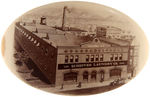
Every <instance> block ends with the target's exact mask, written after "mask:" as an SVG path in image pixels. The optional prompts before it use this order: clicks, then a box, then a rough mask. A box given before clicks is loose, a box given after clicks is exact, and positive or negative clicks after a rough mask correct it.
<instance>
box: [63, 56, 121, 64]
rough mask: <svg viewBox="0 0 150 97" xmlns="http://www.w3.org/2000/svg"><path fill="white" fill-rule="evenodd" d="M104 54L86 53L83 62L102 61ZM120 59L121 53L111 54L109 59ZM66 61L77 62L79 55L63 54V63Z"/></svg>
mask: <svg viewBox="0 0 150 97" xmlns="http://www.w3.org/2000/svg"><path fill="white" fill-rule="evenodd" d="M103 60H104V55H103V54H96V55H86V57H85V62H98V61H103ZM117 60H122V54H111V55H110V61H117ZM68 62H79V55H66V56H65V63H68Z"/></svg>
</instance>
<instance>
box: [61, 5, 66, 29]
mask: <svg viewBox="0 0 150 97" xmlns="http://www.w3.org/2000/svg"><path fill="white" fill-rule="evenodd" d="M66 9H67V6H64V9H63V18H62V30H65V14H66Z"/></svg>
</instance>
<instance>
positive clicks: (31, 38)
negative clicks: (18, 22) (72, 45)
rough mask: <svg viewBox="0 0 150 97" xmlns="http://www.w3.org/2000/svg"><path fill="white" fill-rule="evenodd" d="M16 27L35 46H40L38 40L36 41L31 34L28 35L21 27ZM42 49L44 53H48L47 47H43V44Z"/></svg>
mask: <svg viewBox="0 0 150 97" xmlns="http://www.w3.org/2000/svg"><path fill="white" fill-rule="evenodd" d="M17 29H18V30H19V31H20V32H21V33H22V34H23V35H24V36H25V37H26V38H27V39H28V40H30V41H31V42H33V43H34V44H35V46H37V47H40V45H41V44H40V42H38V41H37V40H36V39H34V38H33V37H32V36H30V35H28V34H27V33H26V32H25V31H23V30H22V29H20V28H18V27H17ZM41 49H42V51H43V52H44V53H45V55H48V49H47V48H44V47H43V46H41Z"/></svg>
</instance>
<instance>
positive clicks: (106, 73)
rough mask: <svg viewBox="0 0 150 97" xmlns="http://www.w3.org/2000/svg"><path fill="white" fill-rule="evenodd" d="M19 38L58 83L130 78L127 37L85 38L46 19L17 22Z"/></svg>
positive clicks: (22, 46)
mask: <svg viewBox="0 0 150 97" xmlns="http://www.w3.org/2000/svg"><path fill="white" fill-rule="evenodd" d="M41 22H42V21H41ZM15 41H16V43H17V44H18V45H20V47H21V48H22V49H24V50H25V51H26V52H27V53H28V55H29V57H30V58H31V59H32V60H33V62H34V63H35V64H36V66H37V67H38V68H39V69H40V71H41V72H42V73H43V74H44V76H45V77H46V78H47V79H48V80H49V81H50V83H51V84H53V85H55V86H60V85H62V84H63V85H65V84H67V85H68V84H78V83H91V82H95V83H100V82H104V81H108V80H115V79H118V78H123V79H126V78H127V73H128V72H127V68H128V58H129V43H128V42H126V41H121V40H116V39H107V38H101V37H95V38H92V39H85V38H81V37H79V36H75V35H74V34H71V33H66V31H63V30H60V29H56V28H54V27H50V26H47V25H46V24H42V23H41V24H35V25H27V24H20V23H16V25H15Z"/></svg>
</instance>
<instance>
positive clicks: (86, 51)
mask: <svg viewBox="0 0 150 97" xmlns="http://www.w3.org/2000/svg"><path fill="white" fill-rule="evenodd" d="M115 51H123V50H122V49H120V48H112V49H111V48H107V49H106V48H104V49H80V50H77V49H76V50H73V49H70V50H64V52H65V53H73V52H74V53H92V52H95V53H96V52H115Z"/></svg>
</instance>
